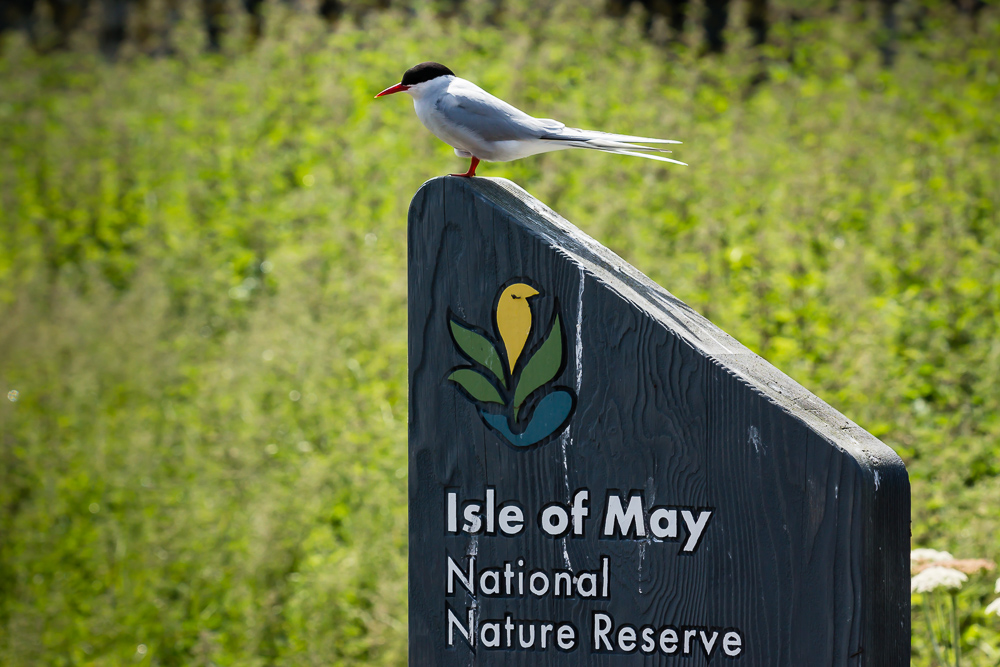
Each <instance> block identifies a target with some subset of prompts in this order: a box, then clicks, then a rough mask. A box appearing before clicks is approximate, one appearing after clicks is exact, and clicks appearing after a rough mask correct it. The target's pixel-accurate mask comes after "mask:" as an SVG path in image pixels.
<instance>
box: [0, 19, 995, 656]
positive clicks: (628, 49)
mask: <svg viewBox="0 0 1000 667" xmlns="http://www.w3.org/2000/svg"><path fill="white" fill-rule="evenodd" d="M491 7H492V5H491V4H490V3H489V2H487V1H486V0H483V1H482V2H480V3H475V2H470V3H467V4H466V10H465V12H464V13H463V14H462V15H461V16H458V17H454V18H451V19H441V18H440V17H438V16H436V15H435V14H434V12H433V11H432V8H430V7H428V8H423V9H418V10H417V11H412V12H401V13H396V12H392V11H390V12H386V13H380V14H372V15H368V16H366V17H364V18H363V19H359V21H360V23H359V24H353V23H350V22H348V21H344V22H342V23H340V24H339V25H337V26H336V27H335V28H334V29H332V30H331V29H330V28H329V27H328V26H327V25H326V24H325V23H323V22H322V21H320V20H319V19H317V18H314V17H312V16H310V15H307V14H296V13H293V12H291V11H290V10H288V9H287V8H286V7H284V6H282V5H280V4H276V3H268V4H265V6H264V8H263V11H264V12H265V14H266V21H265V23H264V25H265V26H266V31H265V33H264V35H263V36H262V37H261V38H260V39H259V41H257V42H256V44H255V45H254V46H253V48H249V47H248V44H249V40H248V39H246V34H245V28H244V32H241V30H240V26H239V25H236V26H234V27H233V29H232V30H230V31H228V32H227V33H226V35H225V36H224V40H223V44H222V51H221V52H220V53H216V54H206V53H205V52H204V49H203V46H204V42H203V38H199V35H201V34H202V33H201V31H200V27H199V25H198V19H197V16H196V15H195V13H194V12H191V11H187V12H186V13H184V15H183V16H182V18H181V23H180V24H179V25H178V26H177V29H176V30H175V31H174V32H173V35H174V36H173V37H172V39H173V40H174V48H173V55H172V56H171V57H161V58H150V57H147V56H143V55H140V54H139V53H137V52H133V53H131V54H130V53H128V52H127V50H126V52H124V53H123V55H122V57H121V58H119V59H118V60H117V61H116V62H111V63H109V62H107V61H105V60H103V59H102V58H101V57H100V56H99V55H98V54H97V53H98V52H97V50H96V48H95V46H94V43H92V42H88V41H87V40H86V39H83V38H81V39H80V40H78V42H77V43H76V44H75V45H74V46H73V48H72V50H70V51H69V52H65V53H56V54H52V55H49V56H45V57H41V56H39V55H37V54H36V53H35V52H34V51H33V50H32V49H31V48H30V47H28V45H27V44H26V42H25V40H24V39H23V38H22V37H19V36H17V35H8V36H7V38H6V41H5V43H4V44H3V47H2V48H3V55H2V57H0V389H2V394H0V664H4V665H17V666H20V665H41V664H45V665H78V664H79V665H119V664H150V665H241V666H253V665H277V664H281V665H369V664H375V665H403V664H405V642H406V580H405V577H406V565H405V557H406V492H405V488H406V444H405V443H406V431H405V424H406V384H405V383H406V314H405V306H406V282H405V281H406V277H405V262H406V260H405V257H406V248H405V220H406V209H407V205H408V202H409V199H410V197H411V196H412V194H413V193H414V192H415V190H416V189H417V188H418V187H419V185H420V184H421V183H422V182H423V181H424V180H426V179H427V178H430V177H432V176H435V175H439V174H443V173H447V172H448V171H454V170H456V169H460V168H464V163H462V162H461V161H460V160H458V159H457V158H455V157H454V155H453V154H452V152H451V149H450V148H448V147H447V146H444V145H443V144H441V143H440V142H439V141H438V140H436V139H435V138H434V137H433V136H431V135H430V134H429V133H428V132H427V131H425V130H424V128H423V127H421V126H420V124H419V122H418V121H417V119H416V117H415V116H414V115H413V112H412V108H411V106H410V104H409V102H408V100H406V99H405V98H402V99H401V98H400V97H394V98H387V99H381V100H377V101H376V100H374V99H372V96H373V95H374V94H375V92H377V91H378V90H381V89H382V88H384V87H385V86H387V85H390V84H392V83H394V82H396V81H398V80H399V76H400V74H401V73H402V71H403V70H404V69H406V68H407V67H409V66H410V65H412V64H414V63H416V62H419V61H421V60H428V59H434V60H440V61H442V62H445V63H447V64H448V65H449V66H450V67H452V68H453V69H454V70H455V71H457V72H458V73H459V74H460V75H461V76H465V77H466V78H469V79H472V80H474V81H476V82H478V83H480V84H481V85H483V87H485V88H487V89H488V90H490V91H491V92H494V93H496V94H498V95H500V96H502V97H504V98H505V99H508V100H510V101H511V102H513V103H515V104H517V105H518V106H521V107H522V108H525V109H527V110H529V111H531V112H534V113H536V114H538V115H540V116H550V117H555V118H560V119H562V120H564V121H566V122H567V123H568V124H570V125H575V126H580V127H590V128H602V129H609V130H615V131H621V132H629V133H635V134H640V135H647V136H665V137H670V138H678V139H681V140H683V141H684V142H685V143H684V144H683V145H682V146H680V147H678V150H677V151H676V153H675V156H676V157H678V158H680V159H682V160H684V161H686V162H689V163H690V164H691V167H689V168H682V167H672V166H661V165H660V164H658V163H651V162H648V161H642V160H637V159H631V158H619V157H615V156H609V155H603V154H596V155H595V154H590V153H589V152H587V153H585V152H582V151H580V152H564V153H556V154H551V155H546V156H538V157H535V158H529V159H526V160H522V161H519V162H515V163H509V164H497V165H490V164H486V165H483V166H482V167H481V168H480V171H481V173H482V175H485V176H503V177H507V178H510V179H512V180H514V181H515V182H517V183H519V184H520V185H522V186H523V187H525V188H526V189H527V190H528V191H530V192H531V193H532V194H534V195H535V196H537V197H539V198H540V199H541V200H542V201H544V202H546V203H547V204H548V205H550V206H552V207H553V208H554V209H555V210H557V211H559V212H560V213H561V214H563V215H564V216H566V217H567V218H568V219H570V220H572V221H573V222H575V223H576V224H577V225H579V226H580V227H582V228H583V229H584V230H586V231H587V232H588V233H590V234H591V235H593V236H595V237H596V238H597V239H598V240H600V241H601V242H603V243H605V244H606V245H608V246H609V247H611V248H612V249H613V250H615V251H616V252H618V253H619V254H621V255H622V256H623V257H624V258H626V259H627V260H628V261H630V262H631V263H633V264H635V265H636V266H637V267H639V268H640V269H641V270H643V271H644V272H646V273H647V274H648V275H650V276H651V277H652V278H653V279H654V280H656V281H657V282H659V283H660V284H662V285H664V286H666V287H667V288H668V289H670V290H671V291H672V292H673V293H675V294H676V295H677V296H679V297H680V298H682V299H684V300H685V301H687V302H688V303H690V304H691V305H692V306H693V307H695V308H696V309H698V310H700V311H701V312H702V313H704V314H705V315H707V316H708V317H709V318H711V319H712V320H713V321H714V322H716V323H717V324H719V325H720V326H721V327H722V328H723V329H725V330H727V331H728V332H729V333H731V334H733V335H734V336H736V337H737V338H738V339H740V340H741V341H743V342H744V343H746V344H747V345H749V346H750V347H751V348H753V349H754V350H755V351H757V352H759V353H760V354H762V355H763V356H765V357H766V358H767V359H769V360H770V361H772V362H773V363H774V364H775V365H777V366H778V367H779V368H781V369H782V370H784V371H785V372H787V373H788V374H789V375H791V376H792V377H794V378H795V379H797V380H798V381H799V382H801V383H802V384H803V385H805V386H806V387H808V388H810V389H811V390H813V391H814V392H816V393H817V394H819V395H820V396H821V397H823V398H824V399H826V400H827V401H829V402H830V403H831V404H833V405H834V406H835V407H836V408H838V409H839V410H841V411H842V412H844V413H845V414H847V415H848V416H849V417H851V418H852V419H854V420H855V421H857V422H858V423H859V424H861V425H862V426H864V427H865V428H867V429H869V430H870V431H872V432H873V433H874V434H875V435H877V436H879V437H880V438H882V439H883V440H884V441H885V442H886V443H888V444H889V445H890V446H892V447H893V448H894V449H895V450H896V451H897V452H899V454H900V455H901V456H902V457H903V458H904V460H905V461H906V463H907V466H908V469H909V471H910V477H911V482H912V489H913V542H914V546H933V547H936V548H939V549H947V550H949V551H951V552H952V553H955V554H956V555H958V556H966V557H973V556H981V557H988V558H994V559H996V558H997V556H998V555H1000V516H998V511H997V508H998V507H1000V392H998V391H997V380H996V378H997V377H998V376H1000V336H998V330H1000V224H998V223H1000V220H998V213H997V211H998V202H1000V122H998V120H1000V104H998V100H1000V75H998V72H1000V49H998V48H996V47H997V44H998V43H1000V18H998V16H997V13H996V11H995V8H989V9H987V10H986V11H984V12H983V14H982V15H981V16H980V20H979V22H978V25H977V26H975V29H973V27H972V26H969V25H966V24H964V23H963V22H961V21H948V22H942V26H943V27H940V28H939V29H937V30H935V31H934V33H933V34H934V38H933V39H929V38H926V37H922V36H921V33H920V32H919V31H910V32H907V31H905V30H904V31H902V32H901V35H902V36H901V39H900V43H899V46H898V55H897V60H896V64H895V67H894V68H893V69H892V70H885V69H883V68H882V67H881V59H880V56H879V54H878V53H877V51H875V50H874V49H872V47H871V44H872V43H873V41H872V40H873V35H875V34H877V32H878V30H879V24H878V19H877V17H871V16H869V17H866V16H863V15H858V14H857V13H855V12H844V13H842V14H840V15H836V16H833V17H820V18H817V19H816V20H802V21H800V22H798V23H794V24H792V23H789V24H781V25H776V26H775V27H774V30H773V32H772V35H771V43H770V44H769V45H768V46H766V47H764V48H763V50H750V49H749V48H748V46H747V45H748V43H749V42H750V36H749V35H747V34H745V33H739V32H735V33H733V35H734V36H733V39H732V41H731V44H732V48H731V49H730V51H729V52H728V53H727V54H726V55H724V56H721V57H713V58H697V57H696V55H695V52H694V50H693V49H691V48H688V47H686V46H685V45H684V44H673V45H668V46H662V45H661V46H657V45H655V44H654V43H653V41H650V40H646V39H643V38H642V36H643V34H644V31H645V27H644V26H643V25H642V23H643V22H642V19H641V17H638V16H636V15H631V16H630V17H627V18H626V19H625V20H612V19H608V18H605V17H604V16H603V12H602V7H601V6H600V4H599V3H597V2H593V1H592V2H589V3H587V2H585V3H582V4H580V3H574V4H569V3H560V2H532V3H530V5H529V3H526V2H522V3H520V4H516V3H515V4H508V5H507V6H506V9H505V12H504V14H503V16H502V18H500V19H497V18H496V17H495V16H491V15H490V12H491ZM939 11H940V12H945V13H946V12H948V11H949V10H948V9H947V8H945V7H942V8H939ZM477 12H478V13H477ZM935 16H936V15H935V14H933V13H932V14H931V15H929V16H926V17H923V18H922V20H924V21H931V22H933V21H934V20H936V19H935ZM487 18H489V19H490V20H486V19H487ZM741 35H742V37H741ZM199 39H201V41H199ZM8 391H12V392H13V391H16V392H18V393H17V394H16V395H15V394H13V393H12V394H11V395H10V397H9V398H2V395H5V394H7V392H8ZM991 583H992V582H989V581H985V580H983V581H979V580H978V579H975V578H974V580H973V581H971V582H970V584H969V585H967V587H966V589H965V590H964V591H963V592H962V596H963V604H966V605H968V608H969V609H972V610H973V611H972V612H970V613H969V614H967V615H966V617H965V620H964V622H963V627H962V632H963V636H964V640H965V644H966V645H965V647H964V654H965V657H966V659H967V663H968V664H972V665H977V664H991V665H992V664H993V662H992V660H993V659H992V658H990V657H989V656H990V655H991V654H990V652H989V651H990V650H992V648H990V647H996V646H1000V620H998V619H997V618H996V617H988V618H987V617H985V616H983V615H982V613H981V612H978V611H975V610H977V609H981V608H982V606H983V604H984V603H985V601H986V600H987V599H988V598H989V597H990V588H991ZM922 641H923V640H922V639H921V637H920V636H919V635H915V636H914V657H913V664H916V665H928V664H930V652H929V649H928V647H927V646H926V645H924V644H923V643H922ZM983 647H986V648H983ZM987 649H989V650H987ZM994 653H995V651H994Z"/></svg>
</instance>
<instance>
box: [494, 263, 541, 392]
mask: <svg viewBox="0 0 1000 667" xmlns="http://www.w3.org/2000/svg"><path fill="white" fill-rule="evenodd" d="M537 294H538V290H536V289H535V288H534V287H532V286H531V285H525V284H524V283H515V284H513V285H511V286H510V287H508V288H507V289H505V290H504V291H503V292H502V293H501V294H500V299H499V300H498V301H497V311H496V312H497V330H498V331H499V332H500V338H502V339H503V344H504V347H505V348H506V349H507V366H508V369H509V370H510V373H511V375H513V374H514V366H515V365H516V364H517V360H518V358H519V357H520V356H521V352H523V351H524V346H525V344H526V343H527V342H528V336H529V335H530V334H531V305H530V304H529V303H528V299H530V298H531V297H533V296H536V295H537Z"/></svg>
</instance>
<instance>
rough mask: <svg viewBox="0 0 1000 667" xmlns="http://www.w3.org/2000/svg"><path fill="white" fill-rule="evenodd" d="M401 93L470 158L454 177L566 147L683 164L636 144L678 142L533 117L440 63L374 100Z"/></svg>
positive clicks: (412, 72) (409, 73)
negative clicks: (484, 165)
mask: <svg viewBox="0 0 1000 667" xmlns="http://www.w3.org/2000/svg"><path fill="white" fill-rule="evenodd" d="M403 92H405V93H408V94H409V95H410V97H412V98H413V108H414V110H415V111H416V112H417V118H419V119H420V122H421V123H423V124H424V126H425V127H426V128H427V129H428V130H430V131H431V132H432V133H434V135H435V136H437V137H438V138H439V139H441V140H442V141H444V142H445V143H446V144H448V145H449V146H452V147H453V148H454V149H455V155H458V156H459V157H467V158H472V162H471V164H470V165H469V170H468V171H467V172H465V173H464V174H452V176H465V177H471V176H475V175H476V167H477V166H478V165H479V162H480V160H484V161H486V162H507V161H509V160H517V159H519V158H523V157H528V156H529V155H536V154H538V153H548V152H549V151H559V150H565V149H567V148H592V149H594V150H598V151H604V152H606V153H616V154H618V155H634V156H636V157H644V158H648V159H650V160H660V161H661V162H672V163H674V164H680V165H684V166H687V165H686V164H685V163H684V162H680V161H678V160H672V159H670V158H668V157H663V156H662V155H650V154H649V153H669V152H671V151H668V150H665V149H663V148H650V147H648V146H640V145H638V144H679V143H681V142H679V141H673V140H671V139H650V138H649V137H633V136H630V135H627V134H609V133H607V132H598V131H596V130H578V129H575V128H570V127H566V126H565V125H564V124H563V123H560V122H559V121H557V120H552V119H550V118H534V117H532V116H529V115H528V114H526V113H524V112H523V111H521V110H520V109H517V108H515V107H513V106H511V105H510V104H507V103H506V102H504V101H503V100H501V99H499V98H497V97H494V96H493V95H490V94H489V93H487V92H486V91H485V90H483V89H482V88H480V87H479V86H477V85H476V84H474V83H472V82H470V81H466V80H465V79H461V78H459V77H457V76H455V73H454V72H452V71H451V70H450V69H448V68H447V67H445V66H444V65H442V64H441V63H435V62H426V63H420V64H419V65H415V66H414V67H411V68H410V69H408V70H406V73H404V74H403V79H402V80H401V81H400V82H399V83H397V84H396V85H394V86H389V87H388V88H386V89H385V90H383V91H382V92H381V93H379V94H378V95H376V96H375V97H382V96H383V95H392V94H393V93H403Z"/></svg>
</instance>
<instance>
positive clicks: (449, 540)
mask: <svg viewBox="0 0 1000 667" xmlns="http://www.w3.org/2000/svg"><path fill="white" fill-rule="evenodd" d="M635 224H641V223H640V222H636V223H635ZM409 373H410V403H409V405H410V408H409V410H410V412H409V419H410V431H409V433H410V442H409V496H410V501H409V502H410V505H409V511H410V565H409V572H410V577H409V596H410V609H409V618H410V621H409V623H410V659H409V664H410V665H411V666H413V667H431V666H438V665H441V666H445V665H449V666H450V665H567V666H568V665H573V666H581V665H595V666H596V665H660V664H664V665H667V664H670V665H672V664H677V665H705V664H709V663H712V664H729V663H730V662H732V663H733V664H737V665H739V664H742V665H748V666H750V665H753V666H755V667H756V666H761V665H769V666H770V665H781V666H793V667H802V666H805V665H822V666H824V667H829V666H830V665H906V664H909V653H910V649H909V640H910V621H909V619H910V614H909V604H910V597H909V589H908V581H909V559H908V553H909V529H908V528H909V516H910V501H909V482H908V478H907V475H906V471H905V469H904V467H903V464H902V462H901V461H900V459H899V457H897V456H896V455H895V454H894V453H893V452H892V450H891V449H889V448H888V447H886V446H885V445H883V444H882V443H881V442H879V441H878V440H876V439H875V438H874V437H872V436H871V435H869V434H868V433H867V432H865V431H864V430H862V429H861V428H859V427H858V426H857V425H855V424H854V423H852V422H851V421H850V420H848V419H847V418H845V417H844V416H843V415H841V414H839V413H838V412H837V411H835V410H834V409H833V408H831V407H830V406H828V405H827V404H825V403H824V402H823V401H821V400H820V399H818V398H816V397H815V396H813V395H812V394H810V393H809V392H808V391H806V390H805V389H803V388H802V387H801V386H799V385H798V384H796V383H795V382H794V381H792V380H791V379H790V378H788V377H787V376H785V375H784V374H782V373H781V372H780V371H778V370H777V369H775V368H774V367H773V366H771V365H770V364H768V363H767V362H766V361H764V360H763V359H761V358H760V357H758V356H756V355H755V354H753V353H752V352H750V351H749V350H748V349H747V348H745V347H744V346H742V345H741V344H740V343H738V342H737V341H736V340H734V339H733V338H732V337H730V336H728V335H726V334H725V333H723V332H722V331H721V330H719V329H718V328H717V327H715V326H714V325H712V324H711V323H710V322H708V321H707V320H706V319H704V318H703V317H701V316H700V315H698V314H697V313H695V312H694V311H693V310H691V308H689V307H688V306H686V305H685V304H683V303H682V302H680V301H678V300H677V299H676V298H675V297H673V296H671V295H670V294H669V293H667V292H666V291H665V290H663V289H662V288H660V287H659V286H657V285H656V284H654V283H653V282H652V281H650V280H649V279H648V278H646V277H645V276H643V275H642V274H641V273H639V272H638V271H637V270H636V269H634V268H632V267H631V266H629V265H627V264H626V263H625V262H623V261H622V260H621V259H620V258H619V257H617V256H616V255H614V254H613V253H611V252H610V251H609V250H608V249H606V248H604V247H602V246H601V245H600V244H598V243H597V242H595V241H594V240H593V239H591V238H589V237H588V236H586V235H585V234H583V233H582V232H581V231H580V230H578V229H576V228H575V227H573V226H572V225H571V224H569V223H568V222H566V221H565V220H563V219H562V218H560V217H559V216H558V215H556V214H555V213H553V212H552V211H550V210H549V209H547V208H546V207H545V206H544V205H542V204H541V203H540V202H538V201H536V200H535V199H533V198H532V197H531V196H529V195H528V194H527V193H525V192H524V191H523V190H521V189H519V188H518V187H517V186H515V185H513V184H512V183H510V182H508V181H504V180H498V179H486V178H473V179H465V178H450V177H446V178H439V179H435V180H432V181H430V182H428V183H427V184H425V185H424V186H423V187H422V188H421V189H420V191H419V192H418V193H417V195H416V197H415V198H414V199H413V203H412V205H411V209H410V219H409Z"/></svg>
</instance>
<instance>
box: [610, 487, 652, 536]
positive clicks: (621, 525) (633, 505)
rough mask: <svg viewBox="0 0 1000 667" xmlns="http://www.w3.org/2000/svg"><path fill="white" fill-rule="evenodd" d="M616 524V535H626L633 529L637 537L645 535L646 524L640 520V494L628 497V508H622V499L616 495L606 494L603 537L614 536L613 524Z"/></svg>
mask: <svg viewBox="0 0 1000 667" xmlns="http://www.w3.org/2000/svg"><path fill="white" fill-rule="evenodd" d="M616 524H617V526H618V537H628V536H629V534H630V533H631V531H632V530H633V528H634V530H635V534H636V536H637V537H645V536H646V524H645V523H644V522H643V520H642V496H640V495H639V494H634V495H633V496H632V497H630V498H629V501H628V509H627V510H626V509H623V508H622V500H621V498H619V497H618V496H612V495H609V496H608V506H607V507H606V508H605V509H604V531H603V532H602V535H603V536H604V537H614V536H615V525H616Z"/></svg>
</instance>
